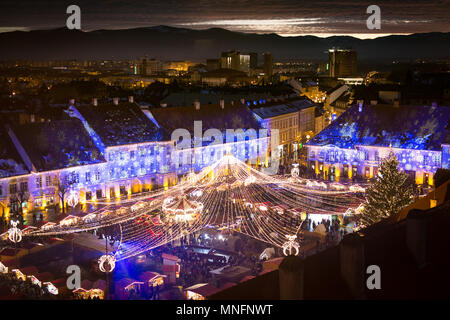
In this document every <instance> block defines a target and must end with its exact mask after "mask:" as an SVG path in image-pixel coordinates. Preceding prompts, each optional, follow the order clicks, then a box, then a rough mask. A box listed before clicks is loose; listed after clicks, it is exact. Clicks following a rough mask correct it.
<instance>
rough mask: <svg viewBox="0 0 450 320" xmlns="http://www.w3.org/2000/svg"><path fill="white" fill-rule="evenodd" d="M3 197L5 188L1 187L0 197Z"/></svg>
mask: <svg viewBox="0 0 450 320" xmlns="http://www.w3.org/2000/svg"><path fill="white" fill-rule="evenodd" d="M2 195H3V187H2V186H0V197H1V196H2Z"/></svg>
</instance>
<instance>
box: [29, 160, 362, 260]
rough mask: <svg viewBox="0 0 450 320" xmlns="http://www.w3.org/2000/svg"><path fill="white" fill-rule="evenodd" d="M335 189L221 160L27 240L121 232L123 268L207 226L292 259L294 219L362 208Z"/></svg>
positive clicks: (296, 222)
mask: <svg viewBox="0 0 450 320" xmlns="http://www.w3.org/2000/svg"><path fill="white" fill-rule="evenodd" d="M318 186H320V188H319V187H318ZM323 186H325V187H323ZM340 189H341V190H334V188H331V187H330V188H327V185H326V184H325V183H323V184H319V185H316V184H314V183H313V182H312V181H311V180H306V179H300V178H298V177H296V178H294V177H292V175H291V176H289V177H282V176H269V175H266V174H264V173H262V172H260V171H258V170H255V169H253V168H251V167H250V166H248V165H246V164H245V163H244V162H242V161H241V160H239V159H237V158H235V157H234V156H231V155H225V156H223V157H222V159H220V160H219V161H217V162H216V163H215V164H213V165H212V166H210V167H207V168H205V169H203V170H202V171H200V172H199V173H198V174H195V173H191V174H190V175H189V177H188V179H186V180H185V181H182V182H180V183H179V184H177V185H176V186H173V187H171V188H170V189H168V190H167V191H160V190H158V191H154V192H148V193H146V194H143V195H139V196H134V197H133V198H132V199H124V200H123V201H120V205H121V207H120V208H117V205H112V204H109V205H108V206H106V207H105V208H104V209H101V210H97V211H96V212H93V213H91V214H89V215H91V216H90V217H89V219H79V220H78V221H76V223H75V224H73V225H70V226H60V225H46V228H45V229H44V228H40V229H38V230H33V231H31V232H29V233H27V234H26V235H25V236H49V235H59V234H70V233H76V232H85V231H91V230H95V229H98V228H104V227H108V226H113V225H117V224H119V225H120V226H121V249H120V250H117V252H116V254H115V255H114V259H115V260H114V261H121V260H124V259H127V258H130V257H133V256H136V255H139V254H141V253H143V252H146V251H148V250H151V249H154V248H157V247H159V246H162V245H164V244H167V243H170V242H172V241H176V240H178V239H180V238H182V237H185V236H187V235H189V234H192V233H195V232H199V231H201V230H203V229H205V227H207V226H213V227H215V228H221V229H228V230H230V231H236V232H240V233H243V234H246V235H248V236H249V237H252V238H254V239H257V240H260V241H263V242H266V243H269V244H270V245H272V246H274V247H279V248H282V249H283V251H286V253H289V254H290V253H295V254H298V252H297V251H299V246H300V244H299V243H298V242H297V241H295V239H296V235H297V233H298V230H299V228H300V226H301V223H302V221H301V219H300V218H301V217H300V216H301V215H299V214H298V213H299V212H306V213H308V214H310V215H315V214H322V215H328V216H331V215H336V214H338V215H343V214H345V213H346V212H348V211H347V210H348V209H349V208H356V207H358V205H359V204H360V203H361V202H362V199H360V198H358V197H356V196H355V193H354V192H352V191H350V189H349V188H348V187H347V186H344V188H340ZM344 189H345V190H344ZM106 213H107V214H106ZM85 217H86V216H85ZM177 217H178V218H177ZM288 236H289V237H288ZM294 236H295V238H293V237H294ZM286 238H287V239H288V241H287V242H286ZM285 248H286V250H284V249H285ZM104 259H112V258H104ZM106 262H108V261H107V260H105V263H106Z"/></svg>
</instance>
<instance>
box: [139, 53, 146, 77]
mask: <svg viewBox="0 0 450 320" xmlns="http://www.w3.org/2000/svg"><path fill="white" fill-rule="evenodd" d="M139 74H140V75H141V76H146V75H147V56H145V57H144V58H143V59H142V63H141V65H140V68H139Z"/></svg>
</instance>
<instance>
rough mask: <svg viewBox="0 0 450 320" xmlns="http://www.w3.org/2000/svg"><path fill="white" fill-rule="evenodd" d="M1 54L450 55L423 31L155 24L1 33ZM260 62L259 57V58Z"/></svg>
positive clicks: (442, 37)
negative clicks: (280, 31)
mask: <svg viewBox="0 0 450 320" xmlns="http://www.w3.org/2000/svg"><path fill="white" fill-rule="evenodd" d="M0 47H1V48H3V49H2V50H0V59H1V60H5V59H30V60H38V59H42V60H44V59H48V60H53V59H112V58H115V59H130V58H139V57H142V56H144V55H145V54H147V55H148V56H149V57H154V58H158V59H163V60H177V59H178V60H181V59H191V60H204V59H207V58H217V57H218V56H219V55H220V52H221V51H226V50H232V49H237V50H240V51H241V52H247V51H248V52H250V51H254V52H258V53H263V52H266V51H269V52H272V54H273V56H274V59H275V60H280V59H315V60H319V59H320V60H325V59H326V58H327V56H326V54H325V51H326V50H327V49H329V48H332V47H340V48H353V49H355V50H357V51H358V59H359V60H361V61H362V60H366V61H367V60H370V61H380V62H382V61H391V60H394V59H416V58H450V33H439V32H433V33H419V34H412V35H407V36H388V37H381V38H377V39H367V40H361V39H357V38H353V37H346V36H342V37H341V36H336V37H329V38H318V37H314V36H298V37H281V36H279V35H277V34H254V33H241V32H233V31H228V30H225V29H220V28H212V29H206V30H192V29H183V28H174V27H168V26H156V27H149V28H138V29H123V30H96V31H91V32H82V31H76V30H68V29H66V28H61V29H53V30H38V31H29V32H24V31H14V32H8V33H0ZM260 61H261V60H260Z"/></svg>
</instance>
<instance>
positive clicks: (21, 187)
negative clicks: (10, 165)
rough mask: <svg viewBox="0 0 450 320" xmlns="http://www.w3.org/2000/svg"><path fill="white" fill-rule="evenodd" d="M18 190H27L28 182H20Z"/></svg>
mask: <svg viewBox="0 0 450 320" xmlns="http://www.w3.org/2000/svg"><path fill="white" fill-rule="evenodd" d="M20 191H28V182H27V181H24V182H21V183H20Z"/></svg>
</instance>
